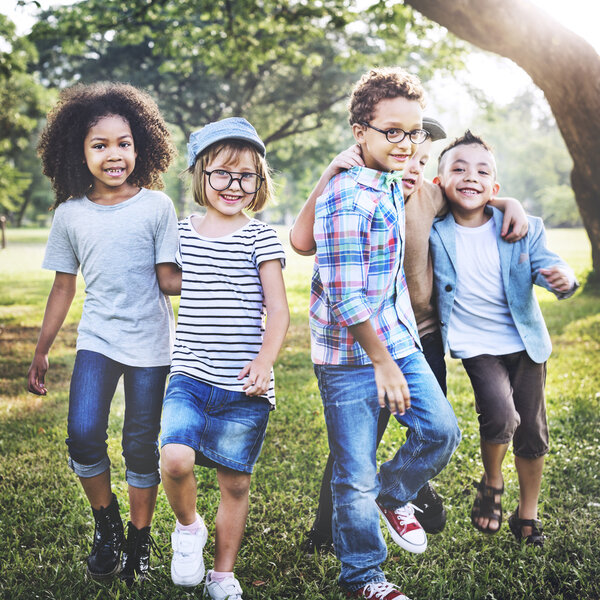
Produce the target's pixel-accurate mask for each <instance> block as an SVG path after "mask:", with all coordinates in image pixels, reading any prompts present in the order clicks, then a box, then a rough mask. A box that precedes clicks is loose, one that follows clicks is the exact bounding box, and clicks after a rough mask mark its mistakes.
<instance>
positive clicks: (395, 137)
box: [361, 121, 429, 144]
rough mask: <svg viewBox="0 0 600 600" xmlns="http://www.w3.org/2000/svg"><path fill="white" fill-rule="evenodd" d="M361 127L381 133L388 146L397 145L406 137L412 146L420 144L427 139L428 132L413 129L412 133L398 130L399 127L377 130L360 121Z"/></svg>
mask: <svg viewBox="0 0 600 600" xmlns="http://www.w3.org/2000/svg"><path fill="white" fill-rule="evenodd" d="M361 125H365V126H366V127H369V128H370V129H374V130H375V131H379V133H383V135H385V137H386V139H387V141H388V142H389V143H390V144H398V143H399V142H401V141H402V140H403V139H404V138H405V137H406V136H408V139H409V140H410V141H411V142H412V143H413V144H422V143H423V142H424V141H425V140H426V139H427V138H428V137H429V132H428V131H426V130H425V129H413V130H412V131H404V129H400V127H393V128H392V129H379V128H377V127H373V125H371V124H369V123H367V122H366V121H362V122H361Z"/></svg>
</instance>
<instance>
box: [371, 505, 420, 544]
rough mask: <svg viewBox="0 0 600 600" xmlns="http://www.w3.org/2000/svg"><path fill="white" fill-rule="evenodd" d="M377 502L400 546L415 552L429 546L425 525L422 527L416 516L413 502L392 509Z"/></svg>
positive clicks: (394, 538) (389, 529)
mask: <svg viewBox="0 0 600 600" xmlns="http://www.w3.org/2000/svg"><path fill="white" fill-rule="evenodd" d="M375 503H376V504H377V508H378V509H379V512H380V513H381V514H382V516H383V518H384V520H385V524H386V525H387V528H388V531H389V532H390V535H391V536H392V539H393V540H394V542H396V544H398V546H400V548H404V550H408V551H409V552H414V553H415V554H420V553H421V552H425V549H426V548H427V535H426V534H425V530H424V529H423V527H421V523H419V521H417V518H416V517H415V511H414V507H413V505H412V504H410V503H409V504H405V505H404V506H401V507H400V508H397V509H395V510H391V509H389V508H385V506H382V505H381V504H379V502H377V501H376V502H375Z"/></svg>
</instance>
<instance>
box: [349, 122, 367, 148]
mask: <svg viewBox="0 0 600 600" xmlns="http://www.w3.org/2000/svg"><path fill="white" fill-rule="evenodd" d="M366 131H367V128H366V127H365V126H364V125H361V124H360V123H352V135H353V136H354V139H355V140H356V141H357V142H358V143H359V144H363V143H364V141H365V133H366Z"/></svg>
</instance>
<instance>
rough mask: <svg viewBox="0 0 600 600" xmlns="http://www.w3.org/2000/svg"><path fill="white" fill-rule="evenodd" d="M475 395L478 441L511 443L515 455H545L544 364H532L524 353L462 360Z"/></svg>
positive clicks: (546, 449)
mask: <svg viewBox="0 0 600 600" xmlns="http://www.w3.org/2000/svg"><path fill="white" fill-rule="evenodd" d="M462 363H463V365H464V367H465V370H466V371H467V374H468V375H469V378H470V379H471V385H472V386H473V391H474V392H475V405H476V409H477V413H478V415H479V434H480V436H481V439H482V440H484V441H486V442H489V443H492V444H508V443H509V442H510V441H511V440H512V442H513V452H514V454H515V456H520V457H522V458H538V457H539V456H543V455H544V454H546V453H547V452H548V421H547V418H546V400H545V397H544V385H545V383H546V363H542V364H539V363H535V362H533V361H532V360H531V358H529V355H528V354H527V352H525V351H524V350H523V351H522V352H514V353H512V354H504V355H501V356H492V355H491V354H481V355H480V356H474V357H472V358H465V359H463V361H462Z"/></svg>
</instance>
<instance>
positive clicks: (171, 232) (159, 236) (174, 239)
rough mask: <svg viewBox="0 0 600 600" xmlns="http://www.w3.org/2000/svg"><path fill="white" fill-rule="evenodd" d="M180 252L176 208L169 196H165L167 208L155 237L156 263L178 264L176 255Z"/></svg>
mask: <svg viewBox="0 0 600 600" xmlns="http://www.w3.org/2000/svg"><path fill="white" fill-rule="evenodd" d="M178 250H179V231H178V227H177V215H176V214H175V207H174V206H173V202H172V201H171V199H170V198H169V197H168V196H165V207H164V210H163V211H162V215H161V218H160V220H159V222H158V227H157V229H156V234H155V236H154V256H155V258H154V262H155V264H157V265H158V264H160V263H176V262H177V259H176V254H177V252H178Z"/></svg>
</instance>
